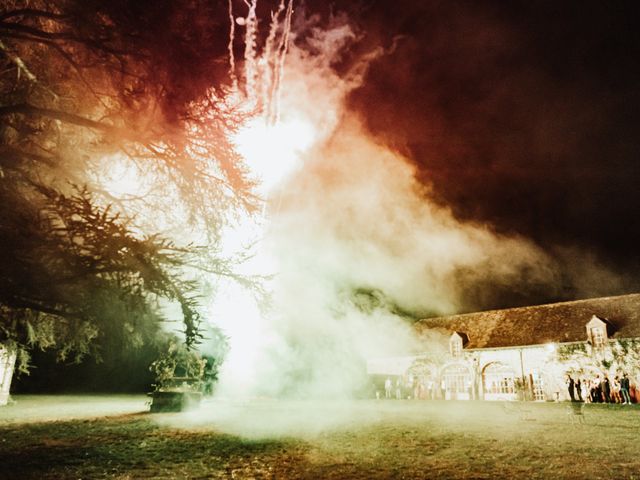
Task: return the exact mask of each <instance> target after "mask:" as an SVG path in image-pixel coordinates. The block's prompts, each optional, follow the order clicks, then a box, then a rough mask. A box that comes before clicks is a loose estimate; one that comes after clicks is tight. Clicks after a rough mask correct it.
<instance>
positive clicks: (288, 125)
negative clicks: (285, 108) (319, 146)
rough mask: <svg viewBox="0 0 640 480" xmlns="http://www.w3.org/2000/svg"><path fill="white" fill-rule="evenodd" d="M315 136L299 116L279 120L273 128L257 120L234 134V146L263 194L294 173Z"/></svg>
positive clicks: (311, 128) (312, 128)
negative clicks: (259, 185) (258, 183)
mask: <svg viewBox="0 0 640 480" xmlns="http://www.w3.org/2000/svg"><path fill="white" fill-rule="evenodd" d="M315 137H316V133H315V129H314V127H313V125H312V124H311V122H309V121H307V120H306V119H304V118H302V117H300V116H290V117H289V118H283V119H281V120H280V121H279V122H277V123H276V124H274V125H269V124H268V122H266V121H265V119H264V118H262V117H258V118H254V119H252V120H251V121H249V122H248V123H247V124H246V125H245V126H244V127H243V128H241V129H240V130H239V131H238V133H237V134H236V136H235V138H234V143H235V145H236V148H237V150H238V152H239V153H240V155H242V157H243V158H244V159H245V160H246V163H247V165H248V167H249V168H250V170H251V172H253V174H254V175H255V176H256V178H257V179H258V180H259V181H260V183H261V186H262V190H263V193H265V194H267V193H268V192H269V191H270V190H272V189H273V187H274V186H276V185H277V184H278V183H279V182H281V181H282V180H284V179H285V178H286V177H287V176H288V175H290V174H291V173H292V172H293V171H294V170H295V168H296V167H297V166H298V165H299V164H300V156H301V153H302V152H304V151H306V150H308V149H309V148H310V147H311V146H312V144H313V142H314V139H315Z"/></svg>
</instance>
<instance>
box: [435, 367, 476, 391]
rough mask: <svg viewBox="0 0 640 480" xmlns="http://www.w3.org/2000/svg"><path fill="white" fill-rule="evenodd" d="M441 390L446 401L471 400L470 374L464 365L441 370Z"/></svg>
mask: <svg viewBox="0 0 640 480" xmlns="http://www.w3.org/2000/svg"><path fill="white" fill-rule="evenodd" d="M442 388H443V390H444V398H445V399H447V400H468V399H469V398H471V395H470V393H471V373H470V372H469V369H468V368H467V367H465V366H464V365H460V364H455V365H449V366H448V367H445V368H444V370H442Z"/></svg>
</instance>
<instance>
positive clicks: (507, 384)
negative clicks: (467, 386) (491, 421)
mask: <svg viewBox="0 0 640 480" xmlns="http://www.w3.org/2000/svg"><path fill="white" fill-rule="evenodd" d="M515 379H516V373H515V371H514V370H513V368H511V367H510V366H509V365H505V364H504V363H499V362H494V363H490V364H488V365H487V366H486V367H484V369H483V370H482V389H483V391H484V399H485V400H517V398H518V396H517V393H516V384H515Z"/></svg>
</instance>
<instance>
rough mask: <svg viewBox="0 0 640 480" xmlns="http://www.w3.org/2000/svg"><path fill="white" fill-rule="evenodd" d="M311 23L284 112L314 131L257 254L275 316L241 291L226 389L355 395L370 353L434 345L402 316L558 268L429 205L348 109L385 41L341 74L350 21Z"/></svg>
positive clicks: (288, 69) (551, 274) (288, 75)
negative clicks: (476, 285)
mask: <svg viewBox="0 0 640 480" xmlns="http://www.w3.org/2000/svg"><path fill="white" fill-rule="evenodd" d="M313 21H315V22H317V21H318V20H317V19H314V20H313ZM307 31H308V32H310V33H308V37H307V38H306V39H305V41H304V42H302V41H300V42H299V45H304V46H303V47H301V46H295V45H292V46H291V48H290V51H289V52H288V55H287V58H286V64H285V70H284V73H283V75H282V77H281V87H282V90H281V98H280V102H279V111H280V112H281V120H282V121H284V122H286V121H287V118H288V117H289V118H290V117H299V118H304V119H305V121H306V122H307V123H308V124H311V125H313V126H314V132H315V134H314V137H313V141H312V142H309V145H308V146H307V148H306V150H304V151H300V150H298V151H296V155H297V165H296V167H297V170H294V171H292V172H291V171H289V172H288V174H289V175H288V177H286V178H285V179H284V180H282V181H281V183H280V184H279V185H277V187H276V188H275V189H273V190H272V191H271V193H270V197H269V214H268V217H267V221H266V230H265V232H264V238H263V241H262V245H261V253H260V256H261V257H263V258H268V261H267V262H266V263H268V264H269V265H272V266H273V269H274V270H273V273H275V276H274V279H273V281H272V283H271V285H270V287H271V289H272V291H273V302H272V306H271V309H270V311H269V312H267V313H262V312H260V311H259V309H258V308H257V307H255V306H247V305H249V303H250V302H249V300H248V297H247V298H243V299H239V297H238V296H235V297H234V300H231V301H232V302H233V303H235V305H236V306H237V308H238V315H237V316H236V318H234V319H233V322H235V323H234V324H233V325H231V326H230V325H227V332H228V333H229V335H230V342H231V352H230V357H229V358H228V360H227V362H226V364H225V366H224V368H223V370H222V372H221V378H220V385H219V392H220V393H221V394H222V395H234V394H236V395H237V394H242V395H245V396H247V395H248V396H260V395H267V396H281V395H285V396H295V397H318V396H331V397H334V398H346V397H349V396H353V395H355V394H357V393H358V392H362V391H363V387H364V386H365V385H366V382H367V377H366V372H365V361H366V359H368V358H372V357H384V356H390V355H399V354H408V353H412V352H415V351H417V350H418V349H420V348H425V347H424V346H421V345H418V343H417V340H416V338H415V336H414V335H413V332H412V329H411V325H410V323H409V322H408V321H407V319H406V318H405V316H403V315H401V314H399V312H401V311H408V312H421V311H425V312H439V313H450V312H454V311H455V309H456V307H457V306H458V304H459V302H460V294H461V293H460V292H461V289H460V283H459V282H461V281H465V279H464V278H461V275H460V272H461V271H464V272H467V273H466V274H465V275H467V276H469V277H470V279H468V280H470V281H473V279H482V278H492V279H497V280H500V281H502V282H507V283H508V282H513V283H514V284H517V283H518V282H519V281H520V280H519V274H520V272H521V271H522V270H523V269H526V270H527V271H528V281H531V282H540V283H544V282H548V283H552V282H554V281H555V280H556V277H557V272H556V269H555V268H554V266H553V264H552V262H551V261H550V260H549V258H548V257H547V256H546V255H545V254H544V253H543V252H541V251H540V250H539V249H537V248H536V247H535V246H534V245H533V244H531V243H528V242H526V241H524V240H522V239H518V238H509V237H503V236H498V235H496V234H494V233H492V232H491V230H490V229H488V228H486V227H484V226H481V225H473V224H465V223H461V222H459V221H457V220H456V219H455V218H454V217H453V216H452V214H451V212H450V211H449V210H447V209H446V208H442V207H440V206H437V205H436V204H435V203H434V202H433V201H431V200H429V191H428V189H426V188H425V187H424V186H423V185H421V184H419V183H418V182H417V181H416V180H415V178H414V173H415V172H414V170H413V168H412V167H411V165H410V162H408V161H407V159H405V158H403V157H402V156H400V155H398V154H397V153H395V152H393V151H391V150H390V149H389V148H387V147H386V146H384V145H382V144H379V143H377V141H376V140H375V139H374V138H371V136H370V135H369V134H368V133H367V132H366V131H365V129H364V128H363V127H362V125H361V124H360V123H359V122H358V120H357V119H356V118H354V116H353V114H352V113H350V112H349V111H348V110H347V109H346V108H345V106H344V104H345V98H346V96H347V94H348V93H349V92H350V91H351V90H352V89H353V88H355V87H357V86H358V84H359V82H360V81H362V79H363V76H364V74H365V72H366V66H367V62H369V61H371V60H372V59H373V58H374V57H376V56H378V55H380V54H382V53H383V52H382V50H376V51H375V52H373V53H372V54H371V55H370V56H369V57H368V58H365V59H364V60H363V62H360V63H358V64H356V65H355V67H353V68H352V69H351V70H350V71H349V73H348V74H346V75H343V76H339V75H338V74H337V73H336V72H335V70H334V69H333V68H332V65H333V64H334V62H335V61H336V59H337V58H339V57H340V55H341V54H342V53H343V52H344V51H345V49H346V48H348V46H349V44H350V42H352V41H353V40H354V39H356V38H357V35H356V33H354V31H353V30H352V29H351V28H350V26H349V24H348V23H347V22H346V20H345V19H343V18H342V19H341V18H334V19H333V22H332V24H331V25H330V26H329V28H325V29H320V28H310V29H308V30H307ZM298 40H300V39H298ZM270 160H274V159H268V158H265V159H264V161H270ZM230 307H231V308H233V305H230Z"/></svg>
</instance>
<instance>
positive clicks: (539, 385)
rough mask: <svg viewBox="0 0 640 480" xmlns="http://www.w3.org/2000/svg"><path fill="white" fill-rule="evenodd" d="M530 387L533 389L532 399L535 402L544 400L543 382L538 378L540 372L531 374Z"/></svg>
mask: <svg viewBox="0 0 640 480" xmlns="http://www.w3.org/2000/svg"><path fill="white" fill-rule="evenodd" d="M531 386H532V388H533V399H534V400H536V401H542V400H544V399H545V397H544V382H543V380H542V377H541V376H540V372H538V371H533V372H531Z"/></svg>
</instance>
